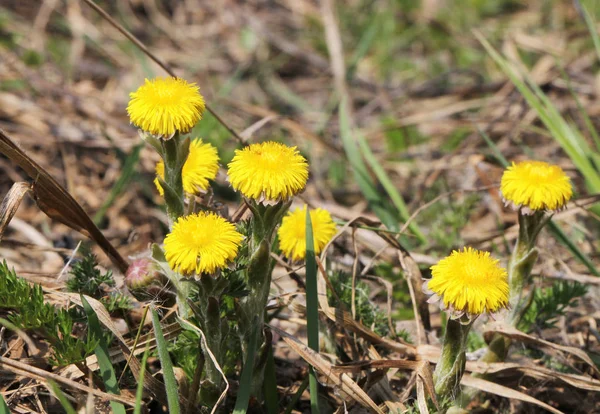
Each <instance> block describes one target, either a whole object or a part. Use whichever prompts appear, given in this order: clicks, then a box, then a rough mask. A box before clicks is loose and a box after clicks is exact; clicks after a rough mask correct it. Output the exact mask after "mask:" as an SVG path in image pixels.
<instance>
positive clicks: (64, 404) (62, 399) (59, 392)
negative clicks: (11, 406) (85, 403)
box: [0, 380, 77, 414]
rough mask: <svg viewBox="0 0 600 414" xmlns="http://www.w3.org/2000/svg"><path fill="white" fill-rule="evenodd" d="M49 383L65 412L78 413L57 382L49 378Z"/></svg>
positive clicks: (68, 413)
mask: <svg viewBox="0 0 600 414" xmlns="http://www.w3.org/2000/svg"><path fill="white" fill-rule="evenodd" d="M48 385H50V388H52V392H53V393H54V394H55V395H56V398H58V401H59V402H60V405H62V408H63V409H64V410H65V413H67V414H77V410H75V408H73V406H72V405H71V403H70V402H69V399H68V398H67V396H66V395H65V393H64V392H62V390H61V389H60V388H59V386H58V385H57V384H56V382H54V381H52V380H49V381H48ZM1 412H2V410H1V409H0V413H1Z"/></svg>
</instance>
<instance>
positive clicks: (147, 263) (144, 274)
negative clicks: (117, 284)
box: [125, 257, 162, 289]
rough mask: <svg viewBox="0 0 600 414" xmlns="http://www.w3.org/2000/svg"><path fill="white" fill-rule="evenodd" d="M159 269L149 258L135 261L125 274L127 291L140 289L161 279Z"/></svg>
mask: <svg viewBox="0 0 600 414" xmlns="http://www.w3.org/2000/svg"><path fill="white" fill-rule="evenodd" d="M161 277H162V276H161V272H160V267H159V266H158V264H156V263H155V262H154V260H152V259H151V258H149V257H142V258H139V259H135V260H134V261H133V262H131V264H130V265H129V268H127V272H125V284H126V285H127V287H128V288H129V289H140V288H144V287H146V286H149V285H151V284H152V283H153V282H155V281H157V280H159V279H161Z"/></svg>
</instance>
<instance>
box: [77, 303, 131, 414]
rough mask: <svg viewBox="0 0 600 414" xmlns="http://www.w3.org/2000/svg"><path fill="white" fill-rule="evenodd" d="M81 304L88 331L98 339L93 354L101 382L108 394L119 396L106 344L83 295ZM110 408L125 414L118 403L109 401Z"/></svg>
mask: <svg viewBox="0 0 600 414" xmlns="http://www.w3.org/2000/svg"><path fill="white" fill-rule="evenodd" d="M81 303H82V304H83V309H84V310H85V314H86V315H87V318H88V325H89V329H90V331H91V332H92V333H93V334H94V335H95V336H96V338H99V341H98V345H97V346H96V349H94V353H95V354H96V358H97V360H98V366H99V367H100V374H101V376H102V380H103V381H104V386H105V387H106V390H107V391H108V392H110V393H112V394H115V395H121V390H119V384H118V382H117V377H116V375H115V370H114V369H113V366H112V362H111V361H110V356H109V353H108V344H107V343H106V339H105V336H104V332H103V331H102V326H101V325H100V321H99V320H98V315H96V312H95V311H94V309H93V308H92V306H91V305H90V304H89V302H88V301H87V299H86V298H85V296H83V295H81ZM110 406H111V408H112V410H113V413H115V414H125V407H124V406H123V404H121V403H120V402H117V401H111V402H110Z"/></svg>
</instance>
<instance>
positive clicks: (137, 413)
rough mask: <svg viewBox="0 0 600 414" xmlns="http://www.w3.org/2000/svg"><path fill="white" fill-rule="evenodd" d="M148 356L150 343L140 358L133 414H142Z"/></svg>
mask: <svg viewBox="0 0 600 414" xmlns="http://www.w3.org/2000/svg"><path fill="white" fill-rule="evenodd" d="M146 309H147V308H146ZM148 355H150V343H148V344H147V345H146V350H145V351H144V356H143V357H142V368H141V369H140V377H139V378H138V386H137V390H136V392H135V408H134V409H133V414H141V413H142V398H143V396H144V375H146V363H147V361H148ZM134 358H135V357H134Z"/></svg>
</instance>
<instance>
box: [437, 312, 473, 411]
mask: <svg viewBox="0 0 600 414" xmlns="http://www.w3.org/2000/svg"><path fill="white" fill-rule="evenodd" d="M472 324H473V321H469V322H467V323H466V324H463V323H461V322H460V321H458V320H453V319H448V323H447V324H446V333H445V334H444V344H443V346H442V355H441V356H440V360H439V362H438V364H437V366H436V367H435V372H434V373H433V381H434V385H435V393H436V394H437V396H438V399H439V400H444V399H446V400H450V399H452V400H453V399H455V397H456V396H457V395H458V393H459V391H460V380H461V378H462V376H463V374H464V372H465V364H466V361H467V359H466V356H465V349H466V346H467V338H468V336H469V331H470V330H471V326H472Z"/></svg>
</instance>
